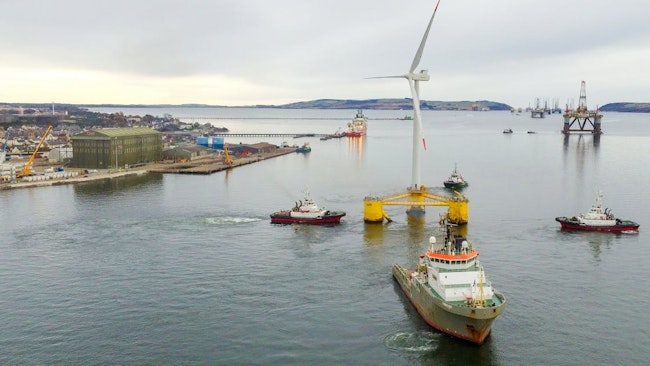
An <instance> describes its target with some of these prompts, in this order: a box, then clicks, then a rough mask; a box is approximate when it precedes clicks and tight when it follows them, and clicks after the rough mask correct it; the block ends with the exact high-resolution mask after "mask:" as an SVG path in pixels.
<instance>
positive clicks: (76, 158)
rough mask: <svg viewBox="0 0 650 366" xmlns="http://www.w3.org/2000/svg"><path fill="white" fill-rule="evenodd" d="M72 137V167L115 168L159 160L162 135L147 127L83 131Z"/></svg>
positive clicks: (160, 157)
mask: <svg viewBox="0 0 650 366" xmlns="http://www.w3.org/2000/svg"><path fill="white" fill-rule="evenodd" d="M71 140H72V150H73V158H72V166H73V167H76V168H86V169H117V168H118V167H125V166H133V165H138V164H144V163H152V162H157V161H160V160H161V159H162V134H161V133H160V132H158V131H156V130H152V129H150V128H146V127H130V128H103V129H97V130H89V131H84V132H82V133H80V134H78V135H74V136H72V138H71Z"/></svg>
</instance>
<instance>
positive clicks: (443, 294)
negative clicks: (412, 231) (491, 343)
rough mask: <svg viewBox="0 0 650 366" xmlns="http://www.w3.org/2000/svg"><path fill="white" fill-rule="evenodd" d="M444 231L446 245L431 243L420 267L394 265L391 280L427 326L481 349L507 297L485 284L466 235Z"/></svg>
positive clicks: (448, 226) (432, 240)
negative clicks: (392, 278) (397, 285)
mask: <svg viewBox="0 0 650 366" xmlns="http://www.w3.org/2000/svg"><path fill="white" fill-rule="evenodd" d="M442 225H443V226H444V239H443V243H441V244H438V243H437V240H436V238H435V236H432V237H431V238H430V239H429V243H430V247H429V250H427V252H426V253H425V254H423V255H420V259H419V264H418V266H417V268H414V269H407V268H404V267H402V266H401V265H399V264H395V265H394V266H393V277H394V278H395V280H396V281H397V283H398V284H399V285H400V287H401V288H402V290H403V291H404V293H405V294H406V296H407V297H408V299H409V300H410V302H411V303H412V304H413V306H414V307H415V309H416V310H417V312H418V313H419V314H420V316H421V317H422V318H423V319H424V321H425V322H426V323H427V324H429V325H430V326H431V327H433V328H435V329H437V330H439V331H441V332H444V333H446V334H449V335H452V336H454V337H458V338H461V339H464V340H467V341H469V342H472V343H475V344H482V343H483V342H484V341H485V338H486V337H487V336H488V335H489V334H490V330H491V326H492V322H493V321H494V320H495V319H496V318H497V317H498V316H499V315H500V314H501V313H502V312H503V311H504V309H505V307H506V298H505V296H504V295H502V294H501V293H499V292H497V291H496V290H495V289H494V288H493V287H492V284H491V283H490V282H489V281H488V280H487V278H486V276H485V272H484V271H483V266H482V265H481V264H480V263H479V260H478V255H479V253H478V252H477V251H476V249H475V248H474V247H473V245H472V244H471V243H470V242H469V241H467V239H466V238H465V237H463V236H459V235H454V234H453V233H452V231H453V228H452V224H450V223H448V222H447V220H444V222H442Z"/></svg>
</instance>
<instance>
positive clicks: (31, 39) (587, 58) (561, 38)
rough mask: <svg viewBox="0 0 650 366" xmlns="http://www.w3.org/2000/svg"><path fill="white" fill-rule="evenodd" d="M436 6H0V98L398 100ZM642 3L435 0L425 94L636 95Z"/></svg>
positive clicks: (87, 2)
mask: <svg viewBox="0 0 650 366" xmlns="http://www.w3.org/2000/svg"><path fill="white" fill-rule="evenodd" d="M434 6H435V0H401V1H386V0H347V1H342V0H328V1H323V0H212V1H207V0H205V1H199V0H179V1H176V0H158V1H151V0H147V1H141V0H128V1H127V0H107V1H100V0H83V1H82V0H56V1H54V0H52V1H45V0H2V1H1V2H0V34H1V36H0V102H46V103H50V102H55V103H78V104H82V103H120V104H138V103H148V104H155V103H172V104H181V103H205V104H213V105H231V106H233V105H255V104H285V103H291V102H298V101H307V100H313V99H322V98H333V99H372V98H403V97H410V92H409V89H408V84H407V82H406V80H404V79H366V78H368V77H372V76H382V75H401V74H404V73H406V72H407V71H408V69H409V67H410V65H411V62H412V60H413V57H414V55H415V52H416V50H417V47H418V45H419V43H420V40H421V38H422V35H423V33H424V30H425V28H426V25H427V23H428V21H429V18H430V17H431V13H432V12H433V8H434ZM649 15H650V2H648V1H642V0H619V1H601V0H592V1H587V0H564V1H559V2H550V1H539V0H510V1H508V0H491V1H488V0H442V1H441V3H440V7H439V8H438V13H437V15H436V18H435V20H434V22H433V26H432V28H431V33H430V35H429V39H428V42H427V45H426V48H425V50H424V54H423V56H422V59H421V62H420V66H419V68H418V69H427V70H429V74H430V75H431V80H430V81H428V82H424V83H422V85H421V92H420V94H421V98H422V99H424V100H442V101H459V100H491V101H496V102H502V103H506V104H509V105H511V106H513V107H527V106H529V105H531V106H534V104H535V100H536V98H539V99H540V100H542V101H543V100H549V102H550V103H552V101H553V100H555V99H558V100H559V101H560V105H561V106H564V105H565V104H566V103H567V102H570V101H571V100H573V102H574V104H576V105H577V101H578V97H579V94H580V82H581V81H582V80H585V81H586V83H587V84H586V85H587V105H588V107H589V108H595V107H596V106H598V105H603V104H607V103H612V102H650V23H649V22H648V16H649Z"/></svg>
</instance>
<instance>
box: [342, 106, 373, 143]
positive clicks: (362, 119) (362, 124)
mask: <svg viewBox="0 0 650 366" xmlns="http://www.w3.org/2000/svg"><path fill="white" fill-rule="evenodd" d="M367 129H368V118H366V116H364V115H363V112H362V111H361V109H357V115H356V116H355V117H354V119H353V120H352V122H350V123H348V130H347V131H346V132H345V136H347V137H361V136H365V135H366V130H367Z"/></svg>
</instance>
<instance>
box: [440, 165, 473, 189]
mask: <svg viewBox="0 0 650 366" xmlns="http://www.w3.org/2000/svg"><path fill="white" fill-rule="evenodd" d="M443 184H444V185H445V188H452V189H461V188H465V187H467V186H468V185H469V183H467V181H466V180H465V178H463V176H462V175H461V174H460V173H458V171H457V170H456V166H455V165H454V171H453V172H451V175H450V176H449V178H447V180H446V181H444V182H443Z"/></svg>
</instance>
